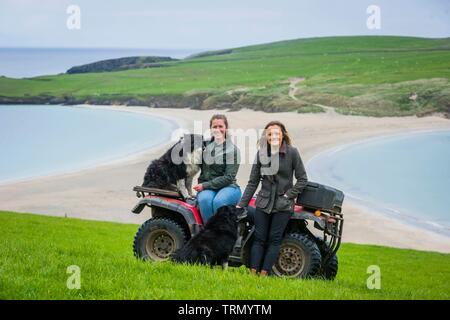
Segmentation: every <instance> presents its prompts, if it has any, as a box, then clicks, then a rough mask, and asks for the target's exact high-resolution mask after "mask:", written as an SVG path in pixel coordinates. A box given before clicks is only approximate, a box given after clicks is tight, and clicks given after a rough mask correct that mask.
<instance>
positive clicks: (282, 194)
mask: <svg viewBox="0 0 450 320" xmlns="http://www.w3.org/2000/svg"><path fill="white" fill-rule="evenodd" d="M210 129H211V133H212V136H213V138H212V139H211V141H210V142H209V143H208V144H207V146H206V148H205V153H204V159H203V161H202V168H201V170H202V171H201V175H200V177H199V184H197V185H196V186H194V189H195V190H196V191H197V192H198V194H197V201H198V204H199V208H200V213H201V215H202V218H203V221H204V223H206V221H207V220H208V219H209V218H210V217H211V216H212V215H213V214H214V213H215V212H216V211H217V209H218V208H219V207H221V206H223V205H237V206H238V207H247V206H248V204H249V202H250V200H251V198H252V197H253V195H254V193H255V192H256V189H257V188H258V185H259V183H260V181H261V183H262V185H261V190H260V192H259V193H258V195H257V198H256V211H255V216H254V223H255V238H254V241H253V245H252V248H251V256H250V270H251V272H252V273H253V274H257V273H259V274H260V275H261V276H265V275H267V274H269V273H270V272H271V270H272V267H273V265H274V264H275V262H276V260H277V257H278V253H279V250H280V246H281V242H282V239H283V234H284V231H285V229H286V226H287V224H288V221H289V219H290V217H291V215H292V213H293V212H294V205H295V199H296V198H297V196H298V194H299V193H300V192H302V190H303V189H304V188H305V186H306V184H307V176H306V171H305V168H304V165H303V162H302V159H301V157H300V154H299V151H298V150H297V148H295V147H294V146H292V144H291V139H290V137H289V134H288V132H287V130H286V127H285V126H284V125H283V124H282V123H281V122H279V121H271V122H269V123H268V124H267V125H266V126H265V128H264V129H265V130H264V133H263V136H262V137H261V139H260V141H259V148H258V152H257V155H256V158H255V161H254V164H253V166H252V170H251V173H250V178H249V181H248V184H247V187H246V189H245V191H244V195H243V196H242V199H241V190H240V187H239V186H238V185H237V184H236V174H237V171H238V169H239V162H240V158H239V157H240V153H239V149H238V148H237V146H235V145H234V144H233V143H232V142H231V141H230V139H229V137H228V136H227V129H228V121H227V119H226V117H225V116H224V115H214V116H213V117H212V118H211V120H210ZM208 157H209V158H210V159H208ZM208 160H209V161H208ZM294 175H295V178H296V180H297V181H296V183H295V185H294V184H293V176H294Z"/></svg>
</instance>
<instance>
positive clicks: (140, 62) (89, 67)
mask: <svg viewBox="0 0 450 320" xmlns="http://www.w3.org/2000/svg"><path fill="white" fill-rule="evenodd" d="M167 61H177V59H172V58H171V57H151V56H149V57H125V58H118V59H108V60H102V61H97V62H93V63H88V64H84V65H81V66H76V67H72V68H70V69H69V70H67V73H68V74H73V73H88V72H110V71H123V70H128V69H143V68H155V67H161V66H163V64H161V62H167Z"/></svg>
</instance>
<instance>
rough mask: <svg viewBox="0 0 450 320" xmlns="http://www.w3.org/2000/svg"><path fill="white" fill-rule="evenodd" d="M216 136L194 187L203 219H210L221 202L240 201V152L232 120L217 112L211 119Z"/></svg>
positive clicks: (212, 132) (209, 144) (207, 146)
mask: <svg viewBox="0 0 450 320" xmlns="http://www.w3.org/2000/svg"><path fill="white" fill-rule="evenodd" d="M209 127H210V129H211V135H212V138H211V140H210V141H208V143H207V144H206V147H205V150H204V152H203V159H202V166H201V174H200V177H199V178H198V182H199V183H198V184H197V185H195V186H194V190H195V191H197V192H198V194H197V201H198V205H199V207H200V214H201V216H202V219H203V223H206V222H207V221H208V219H209V218H211V217H212V215H213V214H214V213H216V212H217V209H219V208H220V207H221V206H225V205H236V204H237V203H238V202H239V199H240V198H241V189H240V187H239V186H238V185H237V183H236V174H237V172H238V169H239V162H240V153H239V149H238V147H237V146H235V145H234V144H233V142H231V139H230V137H229V135H228V132H227V130H228V120H227V118H226V117H225V115H222V114H216V115H214V116H213V117H212V118H211V120H210V121H209Z"/></svg>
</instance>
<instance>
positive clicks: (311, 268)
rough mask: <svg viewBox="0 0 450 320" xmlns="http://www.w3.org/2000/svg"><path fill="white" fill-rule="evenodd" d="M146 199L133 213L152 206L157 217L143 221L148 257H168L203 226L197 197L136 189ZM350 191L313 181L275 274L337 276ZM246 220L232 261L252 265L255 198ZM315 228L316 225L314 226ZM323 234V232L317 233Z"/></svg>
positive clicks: (141, 243) (141, 253) (138, 250)
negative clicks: (346, 195)
mask: <svg viewBox="0 0 450 320" xmlns="http://www.w3.org/2000/svg"><path fill="white" fill-rule="evenodd" d="M133 191H136V195H137V196H138V197H139V198H142V199H141V200H140V201H139V202H138V204H137V205H136V206H135V207H134V208H133V210H132V212H133V213H135V214H139V213H141V212H142V210H143V209H144V208H145V207H146V206H148V207H151V209H152V213H151V216H152V217H151V218H150V219H149V220H147V221H146V222H145V223H143V224H142V225H141V227H140V228H139V230H138V231H137V233H136V236H135V238H134V244H133V249H134V254H135V256H136V257H138V258H141V259H144V260H152V261H163V260H167V259H169V257H170V255H171V254H172V253H173V252H174V251H175V250H177V249H179V248H181V247H182V246H183V245H184V244H185V243H186V242H187V241H188V240H189V239H190V238H191V237H192V236H194V235H195V234H196V233H198V232H199V231H200V230H201V229H202V228H203V222H202V218H201V215H200V211H199V209H198V208H197V206H196V203H195V200H194V201H190V200H188V201H184V200H183V198H182V196H181V195H180V194H179V193H178V192H174V191H167V190H161V189H153V188H145V187H139V186H137V187H134V189H133ZM343 200H344V194H343V192H342V191H339V190H336V189H334V188H331V187H328V186H325V185H321V184H318V183H314V182H308V185H307V186H306V188H305V189H304V191H303V192H302V193H301V194H300V195H299V196H298V197H297V199H296V204H295V209H294V213H293V215H292V217H291V219H290V221H289V223H288V226H287V227H286V230H285V234H284V238H283V241H282V244H281V248H280V253H279V256H278V259H277V262H276V263H275V265H274V267H273V270H272V272H273V274H275V275H277V276H288V277H298V278H306V277H320V278H324V279H328V280H333V279H334V278H335V277H336V274H337V271H338V258H337V255H336V252H337V251H338V249H339V246H340V244H341V237H342V228H343V223H344V219H343V215H342V213H341V210H342V203H343ZM246 209H247V211H246V215H245V216H244V217H241V218H240V222H239V230H238V231H239V232H238V233H239V237H238V240H237V241H236V244H235V247H234V250H233V252H232V254H231V255H230V258H229V262H230V265H232V266H240V265H245V266H247V267H249V264H250V249H251V245H252V241H253V234H254V223H253V216H254V213H255V210H256V208H255V198H253V199H252V200H251V201H250V203H249V206H248V207H247V208H246ZM310 224H311V225H312V226H311V225H310ZM316 234H318V235H316Z"/></svg>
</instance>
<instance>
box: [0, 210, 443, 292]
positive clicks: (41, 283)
mask: <svg viewBox="0 0 450 320" xmlns="http://www.w3.org/2000/svg"><path fill="white" fill-rule="evenodd" d="M137 228H138V226H137V225H129V224H118V223H110V222H94V221H87V220H78V219H70V218H57V217H47V216H39V215H30V214H18V213H13V212H1V211H0V247H1V254H0V299H449V298H450V286H449V282H450V281H449V280H450V255H449V254H440V253H433V252H420V251H414V250H401V249H394V248H388V247H380V246H369V245H356V244H349V243H348V244H344V245H343V246H342V248H341V250H340V251H339V259H340V271H339V273H338V276H337V278H336V280H335V281H332V282H329V281H324V280H298V279H286V278H258V277H253V276H251V275H249V274H248V273H247V270H246V269H245V268H244V267H240V268H229V269H228V270H227V271H222V270H221V269H220V268H213V269H210V268H208V267H203V266H188V265H176V264H173V263H169V262H164V263H150V262H143V261H138V260H137V259H135V258H134V256H133V254H132V241H133V236H134V233H135V232H136V230H137ZM344 236H345V234H344ZM70 265H77V266H79V267H80V269H81V289H79V290H76V289H75V290H69V289H68V288H67V287H66V281H67V278H68V277H69V276H70V275H69V274H67V273H66V271H67V267H68V266H70ZM370 265H378V266H379V267H380V269H381V289H380V290H369V289H368V288H367V286H366V281H367V278H368V276H369V274H367V267H368V266H370Z"/></svg>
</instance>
